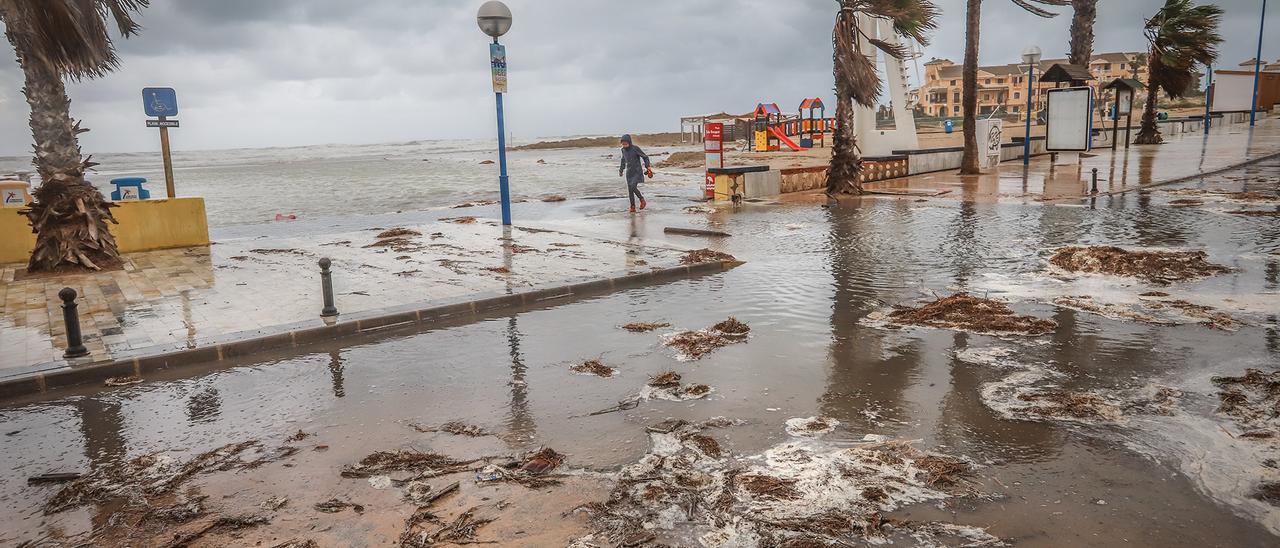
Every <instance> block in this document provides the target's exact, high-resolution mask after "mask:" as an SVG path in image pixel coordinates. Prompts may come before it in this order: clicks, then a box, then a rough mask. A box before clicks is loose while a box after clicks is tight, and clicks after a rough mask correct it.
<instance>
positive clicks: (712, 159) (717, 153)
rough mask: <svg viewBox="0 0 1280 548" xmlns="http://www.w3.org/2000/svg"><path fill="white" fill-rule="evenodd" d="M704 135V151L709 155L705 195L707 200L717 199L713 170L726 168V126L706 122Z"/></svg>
mask: <svg viewBox="0 0 1280 548" xmlns="http://www.w3.org/2000/svg"><path fill="white" fill-rule="evenodd" d="M702 135H703V139H702V143H703V150H705V151H706V154H707V181H706V185H705V187H704V193H705V195H706V197H707V198H715V195H716V174H714V173H712V172H711V170H712V169H719V168H722V167H724V124H723V123H721V122H706V123H704V124H703V127H702Z"/></svg>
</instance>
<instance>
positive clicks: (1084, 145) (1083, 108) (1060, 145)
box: [1045, 87, 1093, 151]
mask: <svg viewBox="0 0 1280 548" xmlns="http://www.w3.org/2000/svg"><path fill="white" fill-rule="evenodd" d="M1047 96H1048V101H1049V106H1048V108H1047V116H1048V125H1047V126H1046V127H1045V134H1046V138H1045V150H1049V151H1084V150H1089V132H1090V130H1092V129H1093V128H1092V127H1091V126H1092V112H1091V111H1090V109H1091V108H1092V106H1093V89H1092V88H1089V87H1078V88H1058V89H1051V90H1049V92H1048V94H1047Z"/></svg>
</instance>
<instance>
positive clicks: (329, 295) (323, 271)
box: [320, 257, 338, 318]
mask: <svg viewBox="0 0 1280 548" xmlns="http://www.w3.org/2000/svg"><path fill="white" fill-rule="evenodd" d="M331 264H333V261H330V260H329V258H328V257H325V258H323V259H320V286H321V290H322V291H323V292H324V308H323V309H321V310H320V317H321V318H332V317H334V316H337V315H338V308H337V307H336V306H333V273H332V272H330V271H329V265H331Z"/></svg>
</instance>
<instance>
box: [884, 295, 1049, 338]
mask: <svg viewBox="0 0 1280 548" xmlns="http://www.w3.org/2000/svg"><path fill="white" fill-rule="evenodd" d="M888 320H889V321H890V322H891V323H895V324H898V325H916V326H926V327H938V328H943V329H956V330H960V331H973V332H977V333H996V334H1016V335H1043V334H1045V333H1051V332H1053V330H1054V329H1056V328H1057V327H1058V324H1057V322H1054V321H1052V320H1042V319H1039V318H1036V317H1035V316H1020V315H1018V314H1015V313H1014V312H1013V310H1010V309H1009V306H1008V305H1006V304H1005V303H1003V302H1000V301H995V300H991V299H983V298H980V297H974V296H972V295H969V294H968V293H956V294H954V295H951V296H950V297H945V298H942V299H938V300H936V301H933V302H930V303H927V304H925V305H923V306H921V307H919V308H910V307H901V308H899V309H897V310H894V311H892V312H890V313H889V314H888Z"/></svg>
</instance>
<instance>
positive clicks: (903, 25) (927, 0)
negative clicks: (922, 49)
mask: <svg viewBox="0 0 1280 548" xmlns="http://www.w3.org/2000/svg"><path fill="white" fill-rule="evenodd" d="M858 4H860V5H859V7H858V8H857V10H858V11H861V12H863V13H866V14H867V15H871V16H873V17H880V18H883V19H888V20H889V21H891V22H892V23H893V32H894V33H895V34H897V35H898V36H902V37H904V38H910V39H912V40H915V41H916V42H919V43H920V45H923V46H927V45H929V33H930V32H932V31H934V30H937V28H938V18H939V17H941V16H942V10H940V9H938V6H937V5H936V4H934V3H933V1H932V0H861V1H860V2H858Z"/></svg>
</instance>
